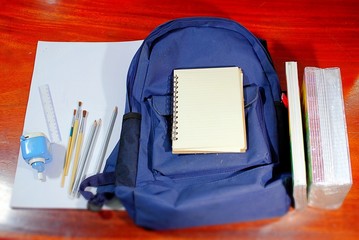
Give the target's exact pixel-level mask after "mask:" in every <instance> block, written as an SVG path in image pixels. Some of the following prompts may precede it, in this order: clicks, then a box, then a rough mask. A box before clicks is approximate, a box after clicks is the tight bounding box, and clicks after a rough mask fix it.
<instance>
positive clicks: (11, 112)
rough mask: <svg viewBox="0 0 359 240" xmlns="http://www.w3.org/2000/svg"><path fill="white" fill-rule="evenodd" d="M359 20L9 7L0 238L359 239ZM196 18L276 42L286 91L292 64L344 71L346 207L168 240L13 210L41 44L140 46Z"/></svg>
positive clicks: (208, 8) (326, 13) (1, 48)
mask: <svg viewBox="0 0 359 240" xmlns="http://www.w3.org/2000/svg"><path fill="white" fill-rule="evenodd" d="M358 12H359V4H358V2H357V1H355V0H343V1H337V0H325V1H324V0H318V1H310V0H307V1H284V0H279V1H261V0H250V1H238V0H233V1H231V0H221V1H219V0H217V1H216V0H199V1H185V0H172V1H165V0H131V1H126V0H123V1H116V0H108V1H85V0H76V1H74V0H23V1H20V0H8V1H7V0H0V81H1V84H0V146H1V147H0V237H1V236H2V237H5V238H6V237H8V238H12V237H17V238H21V239H24V238H39V239H52V238H54V239H55V238H62V237H63V238H66V239H70V238H94V239H99V238H116V237H119V238H128V239H129V238H137V239H151V238H152V239H153V238H156V239H157V238H158V239H161V238H172V239H185V238H186V239H187V238H210V237H213V238H219V239H227V238H231V237H232V238H236V239H237V238H241V237H243V238H250V239H253V238H254V239H257V238H273V239H278V238H286V239H322V238H323V239H359V223H358V222H359V209H358V207H359V190H358V180H359V179H358V178H359V173H358V170H359V163H358V161H359V159H358V156H359V147H358V143H359V140H358V138H359V124H358V122H359V103H358V97H359V82H358V81H357V80H358V79H359V51H358V50H359V47H358V38H359V30H358V28H359V17H358ZM189 16H217V17H225V18H230V19H233V20H236V21H238V22H240V23H242V24H243V25H244V26H246V27H247V28H248V29H249V30H250V31H252V32H253V33H255V34H256V35H257V36H259V37H262V38H265V39H267V41H268V46H269V50H270V52H271V54H272V57H273V60H274V63H275V66H276V69H277V71H278V74H279V76H280V79H281V83H282V86H283V87H284V81H285V78H284V76H285V75H284V61H287V60H295V61H298V64H299V75H300V77H302V74H303V68H304V67H305V66H318V67H332V66H337V67H340V68H341V73H342V79H343V86H344V97H345V107H346V113H347V125H348V135H349V141H350V153H351V163H352V173H353V181H354V184H353V187H352V189H351V191H350V193H349V194H348V196H347V198H346V199H345V202H344V204H343V206H342V207H341V208H340V209H338V210H334V211H325V210H318V209H313V208H307V209H306V210H304V211H293V210H291V211H290V212H289V213H288V214H286V215H285V216H283V217H280V218H276V219H268V220H260V221H254V222H244V223H235V224H226V225H221V226H211V227H197V228H191V229H184V230H172V231H163V232H155V231H149V230H145V229H142V228H139V227H136V226H135V225H134V224H133V223H132V221H131V219H130V218H129V217H128V216H127V214H126V213H125V212H114V211H106V212H100V213H92V212H88V211H80V210H26V209H21V210H14V209H11V208H10V207H9V202H10V198H11V191H12V186H13V182H14V176H15V171H16V163H17V157H18V153H19V136H20V135H21V134H22V127H23V121H24V117H25V111H26V105H27V100H28V95H29V89H30V83H31V77H32V71H33V64H34V59H35V53H36V44H37V41H39V40H45V41H125V40H138V39H144V38H145V37H146V36H147V35H148V34H149V33H150V31H152V30H153V29H154V28H155V27H156V26H158V25H159V24H161V23H164V22H165V21H167V20H171V19H173V18H178V17H189ZM268 207H270V203H268Z"/></svg>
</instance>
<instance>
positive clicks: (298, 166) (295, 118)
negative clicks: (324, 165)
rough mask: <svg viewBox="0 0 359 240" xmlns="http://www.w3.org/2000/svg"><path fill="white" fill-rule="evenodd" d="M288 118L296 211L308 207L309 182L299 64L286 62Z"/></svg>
mask: <svg viewBox="0 0 359 240" xmlns="http://www.w3.org/2000/svg"><path fill="white" fill-rule="evenodd" d="M285 68H286V77H287V92H288V93H287V94H288V118H289V133H290V148H291V158H292V172H293V199H294V207H295V209H302V208H305V207H306V206H307V180H306V167H305V152H304V143H303V128H302V127H303V124H302V112H301V102H300V91H299V80H298V67H297V62H286V63H285Z"/></svg>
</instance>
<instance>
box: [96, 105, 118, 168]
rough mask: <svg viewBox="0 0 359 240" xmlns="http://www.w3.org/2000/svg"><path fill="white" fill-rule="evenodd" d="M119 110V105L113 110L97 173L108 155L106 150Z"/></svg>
mask: <svg viewBox="0 0 359 240" xmlns="http://www.w3.org/2000/svg"><path fill="white" fill-rule="evenodd" d="M117 112H118V108H117V106H116V107H115V109H114V110H113V112H112V117H111V122H110V124H109V126H108V128H107V132H106V136H105V141H104V143H103V145H102V149H101V153H100V157H99V160H98V163H97V171H96V172H97V173H99V172H100V171H101V169H102V164H103V161H104V159H105V155H106V151H107V147H108V143H109V142H110V138H111V134H112V130H113V127H114V125H115V120H116V116H117Z"/></svg>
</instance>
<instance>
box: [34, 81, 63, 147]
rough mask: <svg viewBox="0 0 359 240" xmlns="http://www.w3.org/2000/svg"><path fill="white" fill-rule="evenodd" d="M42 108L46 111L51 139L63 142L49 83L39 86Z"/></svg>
mask: <svg viewBox="0 0 359 240" xmlns="http://www.w3.org/2000/svg"><path fill="white" fill-rule="evenodd" d="M39 92H40V97H41V103H42V109H43V111H44V115H45V119H46V124H47V128H48V131H49V135H50V141H51V142H55V143H60V142H61V135H60V130H59V125H58V124H57V118H56V114H55V108H54V104H53V102H52V98H51V93H50V88H49V85H48V84H45V85H42V86H40V87H39Z"/></svg>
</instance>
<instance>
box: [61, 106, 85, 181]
mask: <svg viewBox="0 0 359 240" xmlns="http://www.w3.org/2000/svg"><path fill="white" fill-rule="evenodd" d="M81 107H82V102H79V104H78V107H77V112H76V117H75V122H74V127H73V132H72V137H71V143H70V148H69V150H68V154H67V155H68V156H67V160H66V163H65V164H66V165H65V169H64V172H63V175H62V179H61V187H63V186H64V184H65V177H66V176H67V175H68V173H69V168H70V165H71V158H72V152H73V150H74V147H75V143H76V139H77V133H78V128H79V122H80V117H81Z"/></svg>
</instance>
